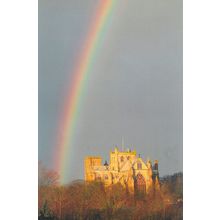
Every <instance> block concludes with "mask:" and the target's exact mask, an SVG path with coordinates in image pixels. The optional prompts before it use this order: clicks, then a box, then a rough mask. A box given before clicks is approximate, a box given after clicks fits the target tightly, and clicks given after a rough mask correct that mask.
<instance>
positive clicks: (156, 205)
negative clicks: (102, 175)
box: [39, 168, 182, 220]
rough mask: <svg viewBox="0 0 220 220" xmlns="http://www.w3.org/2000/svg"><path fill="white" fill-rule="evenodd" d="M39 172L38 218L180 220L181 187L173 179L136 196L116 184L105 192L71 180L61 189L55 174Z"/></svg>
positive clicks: (100, 187) (95, 185)
mask: <svg viewBox="0 0 220 220" xmlns="http://www.w3.org/2000/svg"><path fill="white" fill-rule="evenodd" d="M40 170H41V171H40V173H39V219H42V220H46V219H48V220H49V219H51V220H55V219H56V220H98V219H107V220H110V219H111V220H116V219H118V220H120V219H121V220H123V219H124V220H145V219H146V220H160V219H161V220H180V219H182V202H181V201H182V196H181V195H182V194H181V193H179V192H180V191H181V190H180V189H179V188H180V186H182V185H181V181H180V180H179V178H176V177H174V176H170V177H167V178H163V179H162V180H161V188H160V189H155V188H152V189H151V190H150V192H149V193H148V194H147V195H142V196H140V195H139V196H138V197H136V196H135V195H133V194H129V193H128V192H127V191H126V190H125V189H124V188H123V187H122V186H121V185H120V184H115V185H113V186H112V187H109V188H108V189H106V188H105V187H104V186H103V184H102V183H100V182H91V183H86V182H84V181H75V182H72V183H71V184H68V185H65V186H61V185H59V184H58V180H59V178H58V175H56V173H55V172H51V171H47V170H46V169H41V168H40ZM176 193H177V194H176Z"/></svg>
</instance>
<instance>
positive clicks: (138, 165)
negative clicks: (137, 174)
mask: <svg viewBox="0 0 220 220" xmlns="http://www.w3.org/2000/svg"><path fill="white" fill-rule="evenodd" d="M137 169H138V170H141V169H142V164H141V163H140V162H138V163H137Z"/></svg>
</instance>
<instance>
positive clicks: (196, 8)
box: [0, 0, 220, 220]
mask: <svg viewBox="0 0 220 220" xmlns="http://www.w3.org/2000/svg"><path fill="white" fill-rule="evenodd" d="M219 8H220V3H219V1H214V0H209V1H204V0H188V1H187V0H186V1H184V219H189V220H191V219H200V220H201V219H217V218H216V217H217V216H218V208H219V205H218V204H219V201H218V200H219V195H220V187H219V185H220V184H219V175H218V171H219V161H220V158H219V157H220V156H219V154H218V153H219V147H220V141H219V140H220V137H219V133H220V132H219V124H220V117H219V115H220V106H219V100H220V98H219V94H220V89H219V87H220V83H219V74H220V68H219V65H220V64H219V63H220V58H219V51H220V45H219V39H220V34H219V26H220V25H219V21H220V16H219ZM37 10H38V9H37V1H36V0H19V1H17V0H13V1H1V2H0V30H1V35H0V77H1V78H0V101H1V102H0V103H1V106H0V129H1V130H0V134H1V136H0V137H1V138H0V141H1V142H0V146H1V154H0V173H1V182H0V195H1V197H0V207H1V214H0V216H1V219H20V218H22V220H25V219H28V220H29V219H36V218H37V160H38V159H37V142H38V141H37V71H38V70H37V69H38V68H37V26H38V22H37Z"/></svg>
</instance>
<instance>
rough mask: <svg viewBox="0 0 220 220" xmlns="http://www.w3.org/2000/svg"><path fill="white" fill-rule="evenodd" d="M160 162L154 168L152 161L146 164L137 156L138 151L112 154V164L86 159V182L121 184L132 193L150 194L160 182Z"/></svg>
mask: <svg viewBox="0 0 220 220" xmlns="http://www.w3.org/2000/svg"><path fill="white" fill-rule="evenodd" d="M158 176H159V172H158V161H157V160H155V163H154V165H153V166H152V164H151V161H150V160H148V161H147V162H144V161H143V160H142V158H141V157H140V156H139V157H137V156H136V151H131V150H127V151H119V150H118V149H117V148H115V150H114V151H113V152H110V163H109V164H108V163H107V162H105V163H104V164H102V158H101V157H94V156H89V157H86V158H85V180H86V181H102V182H103V183H104V184H105V186H110V185H111V184H115V183H118V182H120V183H121V184H122V185H123V186H124V187H126V188H127V189H128V190H129V191H130V192H134V191H135V189H139V190H141V191H143V192H144V193H145V192H148V191H149V189H150V188H151V186H153V184H154V182H158Z"/></svg>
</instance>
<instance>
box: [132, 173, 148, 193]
mask: <svg viewBox="0 0 220 220" xmlns="http://www.w3.org/2000/svg"><path fill="white" fill-rule="evenodd" d="M134 189H135V194H136V196H138V197H142V196H144V195H145V193H146V182H145V179H144V177H143V176H142V175H141V174H140V173H138V175H137V176H136V177H135V179H134Z"/></svg>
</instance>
